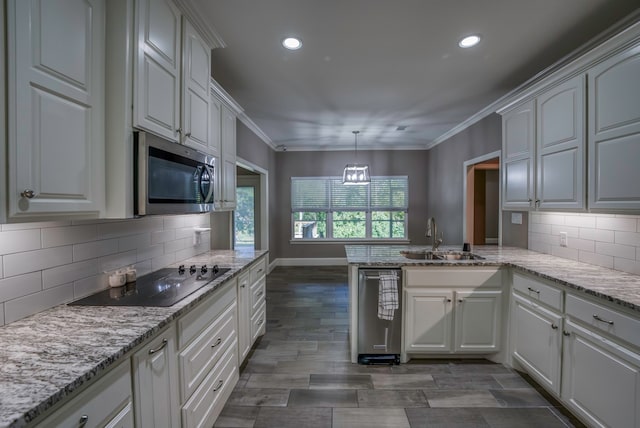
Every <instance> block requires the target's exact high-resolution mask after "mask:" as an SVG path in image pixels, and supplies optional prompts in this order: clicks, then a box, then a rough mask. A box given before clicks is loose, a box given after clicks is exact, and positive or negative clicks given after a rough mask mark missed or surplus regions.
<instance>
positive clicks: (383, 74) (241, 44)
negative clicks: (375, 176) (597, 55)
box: [193, 0, 638, 150]
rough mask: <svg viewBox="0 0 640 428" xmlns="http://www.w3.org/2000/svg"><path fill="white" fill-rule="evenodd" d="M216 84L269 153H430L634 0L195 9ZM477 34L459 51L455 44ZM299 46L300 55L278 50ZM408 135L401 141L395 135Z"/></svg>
mask: <svg viewBox="0 0 640 428" xmlns="http://www.w3.org/2000/svg"><path fill="white" fill-rule="evenodd" d="M193 3H194V4H195V6H196V8H197V9H198V10H199V12H200V13H202V15H203V17H204V18H205V19H206V20H207V21H208V22H209V23H210V24H212V26H213V27H214V28H215V30H216V32H217V33H218V35H219V36H220V37H221V38H222V39H223V40H224V42H225V44H226V47H224V48H220V49H215V50H214V51H213V56H212V64H213V65H212V69H213V70H212V74H213V77H214V79H216V80H217V81H218V82H219V83H220V84H221V85H222V86H223V87H224V88H225V89H226V91H227V92H228V93H229V94H230V95H231V96H232V97H233V98H234V99H235V100H236V101H237V102H238V103H239V104H240V105H241V106H242V107H243V108H244V110H245V113H246V115H247V116H248V117H249V118H251V119H252V120H253V121H254V122H255V123H256V124H257V125H258V126H259V127H260V128H261V129H262V131H264V133H265V134H266V135H267V136H268V137H269V138H270V139H271V140H272V142H273V145H274V146H280V145H284V146H287V147H288V149H289V150H328V149H336V150H344V149H353V145H354V137H353V134H352V133H351V131H352V130H360V131H361V134H360V136H359V140H358V148H363V149H366V148H375V149H380V148H396V149H409V148H425V147H427V146H428V145H430V144H431V143H432V142H433V141H434V140H437V139H438V138H439V137H441V136H443V134H445V133H447V132H448V131H450V130H451V129H452V128H454V127H455V126H456V125H459V124H460V123H461V122H463V121H465V120H466V119H468V118H469V117H470V116H472V115H474V114H475V113H477V112H478V111H480V110H482V109H483V108H484V107H486V106H487V105H489V104H491V103H492V102H494V101H496V100H497V99H498V98H500V97H501V96H504V95H505V94H506V93H508V92H509V91H511V90H513V89H514V88H516V87H517V86H518V85H520V84H522V83H523V82H525V81H526V80H527V79H529V78H530V77H532V76H533V75H535V74H537V73H539V72H540V71H542V70H543V69H545V68H547V67H548V66H550V65H551V64H553V63H554V62H556V61H558V60H559V59H561V58H562V57H564V56H565V55H567V54H569V53H570V52H571V51H573V50H574V49H576V48H578V47H579V46H581V45H583V44H584V43H586V42H587V41H589V40H590V39H592V38H593V37H594V36H596V35H598V34H599V33H601V32H602V31H604V30H605V29H607V28H608V27H610V26H611V25H612V24H614V23H616V22H617V21H619V20H620V19H621V18H623V17H625V16H627V15H629V14H630V13H631V12H633V11H634V9H636V12H637V8H638V0H193ZM470 33H478V34H481V35H482V41H481V43H480V45H478V46H477V47H475V48H473V49H467V50H463V49H461V48H459V47H458V46H457V42H458V40H459V39H460V38H461V37H462V36H464V35H467V34H470ZM290 35H294V36H297V37H299V38H301V39H302V42H303V47H302V49H300V50H298V51H287V50H285V49H284V48H283V47H282V46H281V44H280V42H281V40H282V39H283V38H284V37H286V36H290ZM398 126H406V127H407V128H406V130H405V131H397V130H396V128H397V127H398Z"/></svg>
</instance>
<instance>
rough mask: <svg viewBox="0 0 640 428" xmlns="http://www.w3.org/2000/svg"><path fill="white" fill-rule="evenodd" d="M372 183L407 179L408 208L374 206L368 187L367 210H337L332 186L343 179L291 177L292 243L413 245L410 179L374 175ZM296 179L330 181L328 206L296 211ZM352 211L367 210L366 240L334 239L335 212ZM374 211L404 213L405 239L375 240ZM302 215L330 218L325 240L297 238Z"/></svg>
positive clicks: (328, 184)
mask: <svg viewBox="0 0 640 428" xmlns="http://www.w3.org/2000/svg"><path fill="white" fill-rule="evenodd" d="M371 179H372V181H373V180H376V179H377V180H380V179H404V181H405V206H404V207H402V208H393V207H384V208H380V207H372V202H371V201H372V199H373V198H372V197H371V185H368V186H366V187H367V196H366V199H367V207H366V208H362V207H355V208H346V209H345V208H344V207H335V208H334V207H333V206H332V191H331V185H332V180H342V178H341V177H334V176H321V177H291V180H290V181H291V185H290V191H291V197H290V200H291V201H290V210H291V212H290V221H291V230H290V241H289V242H290V243H305V244H307V243H341V242H345V243H358V242H375V243H386V242H388V243H396V244H397V243H408V242H409V238H408V236H407V235H408V229H409V177H408V176H407V175H393V176H372V177H371ZM295 180H326V181H327V192H328V195H327V198H326V199H327V201H328V203H327V207H325V208H323V209H319V208H318V207H315V208H309V209H295V208H294V202H293V199H294V196H295V195H294V192H293V186H294V181H295ZM348 211H356V212H362V211H364V213H365V237H364V238H334V237H333V233H334V230H333V229H334V228H333V221H334V220H333V218H334V215H333V214H334V212H348ZM374 211H379V212H403V213H404V231H403V233H404V236H403V237H401V238H393V237H385V238H374V237H373V236H372V233H373V221H372V213H373V212H374ZM299 213H315V214H317V213H325V215H326V228H325V229H326V236H325V237H324V238H302V237H300V238H297V237H296V236H295V234H296V227H295V226H296V222H297V221H299V220H296V218H295V216H296V214H299ZM389 221H390V222H393V219H390V220H389Z"/></svg>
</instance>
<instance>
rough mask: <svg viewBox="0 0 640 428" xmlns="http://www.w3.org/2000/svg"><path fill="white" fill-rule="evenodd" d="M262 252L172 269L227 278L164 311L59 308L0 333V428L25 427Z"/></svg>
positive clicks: (214, 256) (206, 258) (206, 256)
mask: <svg viewBox="0 0 640 428" xmlns="http://www.w3.org/2000/svg"><path fill="white" fill-rule="evenodd" d="M264 254H266V251H254V250H243V251H231V250H222V251H209V252H207V253H203V254H200V255H198V256H195V257H191V258H189V259H187V260H183V261H181V262H179V263H176V264H175V266H178V265H179V264H198V265H199V264H207V265H216V264H217V265H218V266H220V267H221V268H222V267H228V268H231V270H230V271H229V272H227V273H226V274H224V275H223V276H221V277H219V278H217V279H216V280H214V281H212V282H211V283H209V284H208V285H206V286H204V287H202V288H201V289H199V290H198V291H196V292H195V293H193V294H191V295H190V296H188V297H186V298H184V299H183V300H181V301H180V302H178V303H176V304H175V305H173V306H171V307H165V308H159V307H130V306H129V307H127V306H109V307H107V306H102V307H95V306H67V305H59V306H56V307H53V308H51V309H48V310H46V311H43V312H40V313H37V314H35V315H32V316H29V317H27V318H24V319H22V320H19V321H16V322H13V323H11V324H8V325H6V326H4V327H1V328H0V427H7V426H10V427H19V426H24V425H25V424H26V423H28V422H29V421H32V420H33V419H34V418H35V417H37V416H38V415H40V414H42V413H43V412H45V411H46V410H47V409H49V408H50V407H51V406H53V405H54V404H56V403H57V402H59V401H60V400H62V399H64V398H65V397H67V396H68V395H69V394H71V393H73V391H75V390H76V389H77V388H79V387H80V386H81V385H83V384H84V383H85V382H87V381H89V380H90V379H92V378H94V377H95V376H98V375H100V374H102V373H103V372H104V371H105V370H106V369H107V368H109V367H110V366H112V365H113V364H116V363H120V362H122V361H124V360H125V358H124V357H125V355H127V353H128V352H129V351H131V350H132V349H133V348H135V347H136V346H137V345H139V344H141V343H143V342H144V341H145V340H146V339H148V338H150V337H152V336H154V335H155V334H156V333H158V332H159V331H160V330H161V329H162V328H163V327H165V326H167V325H168V324H169V323H170V322H171V321H173V320H174V319H176V318H178V317H179V316H181V315H183V314H185V313H187V312H189V310H191V308H192V307H193V306H195V305H196V304H197V303H198V302H200V301H202V300H203V299H205V298H206V297H208V296H210V295H212V294H213V293H215V292H216V290H217V288H218V287H219V286H220V285H221V284H222V283H223V282H225V281H226V280H228V279H230V278H232V277H234V276H237V275H238V273H239V272H240V271H242V270H243V269H244V268H245V267H247V266H248V265H249V264H250V263H251V262H253V261H254V260H256V259H257V258H259V257H260V256H262V255H264Z"/></svg>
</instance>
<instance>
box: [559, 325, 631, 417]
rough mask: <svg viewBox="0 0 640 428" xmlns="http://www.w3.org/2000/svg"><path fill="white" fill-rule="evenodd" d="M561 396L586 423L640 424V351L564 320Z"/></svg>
mask: <svg viewBox="0 0 640 428" xmlns="http://www.w3.org/2000/svg"><path fill="white" fill-rule="evenodd" d="M564 334H565V337H564V345H563V348H564V353H563V364H562V399H563V401H564V402H565V404H566V405H567V406H568V407H569V408H570V409H571V410H572V411H573V412H575V413H576V414H577V415H579V416H581V417H582V419H584V420H585V421H587V422H588V423H589V425H592V426H597V427H614V428H615V427H620V428H638V427H640V355H638V354H636V353H634V352H631V351H630V350H629V349H626V348H625V347H623V346H620V345H619V344H617V343H615V342H614V341H612V340H608V339H606V338H604V337H603V336H601V335H599V334H597V333H594V332H593V331H590V330H588V329H586V328H582V327H581V326H579V325H577V324H575V323H573V322H572V321H570V320H568V321H567V322H566V326H565V331H564Z"/></svg>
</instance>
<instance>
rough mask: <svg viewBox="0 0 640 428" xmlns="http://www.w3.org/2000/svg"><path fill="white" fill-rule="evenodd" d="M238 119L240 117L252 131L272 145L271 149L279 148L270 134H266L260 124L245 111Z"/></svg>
mask: <svg viewBox="0 0 640 428" xmlns="http://www.w3.org/2000/svg"><path fill="white" fill-rule="evenodd" d="M238 119H240V121H241V122H242V123H244V124H245V126H246V127H247V128H249V129H250V130H251V132H253V133H254V134H256V136H257V137H258V138H260V139H261V140H262V141H263V142H264V143H265V144H266V145H267V146H269V147H271V149H273V150H278V146H276V144H275V143H274V142H273V141H272V140H271V138H269V136H268V135H267V134H265V132H264V131H263V130H262V129H261V128H260V127H259V126H258V125H256V123H255V122H254V121H253V120H251V118H250V117H249V116H247V114H246V113H245V112H244V111H243V112H242V113H240V114H239V115H238Z"/></svg>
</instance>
